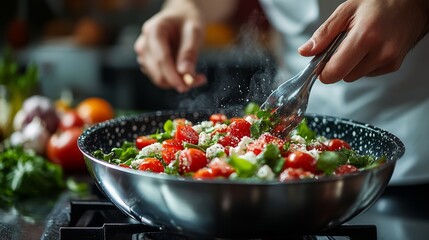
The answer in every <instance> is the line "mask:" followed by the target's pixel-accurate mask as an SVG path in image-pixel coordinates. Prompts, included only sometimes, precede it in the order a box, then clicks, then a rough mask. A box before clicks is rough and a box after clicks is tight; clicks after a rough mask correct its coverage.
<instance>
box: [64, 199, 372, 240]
mask: <svg viewBox="0 0 429 240" xmlns="http://www.w3.org/2000/svg"><path fill="white" fill-rule="evenodd" d="M60 239H61V240H75V239H82V240H127V239H131V240H139V239H141V240H167V239H168V240H191V239H194V238H192V237H188V236H182V235H178V234H176V233H170V232H167V231H163V230H161V229H159V228H155V227H151V226H147V225H144V224H141V223H138V222H137V221H135V220H133V219H131V218H129V217H128V216H126V215H125V214H123V213H122V212H120V211H119V210H118V209H117V208H116V207H115V206H114V205H113V204H112V203H111V202H109V201H105V200H77V201H71V202H70V222H69V224H68V226H63V227H60ZM263 239H264V238H263ZM270 239H272V238H270ZM282 239H284V237H282ZM287 239H292V240H298V239H300V240H310V239H350V240H376V239H377V228H376V226H375V225H341V226H338V227H335V228H333V229H330V230H327V231H324V232H321V233H320V234H316V235H305V236H293V237H292V236H291V237H289V236H288V238H287Z"/></svg>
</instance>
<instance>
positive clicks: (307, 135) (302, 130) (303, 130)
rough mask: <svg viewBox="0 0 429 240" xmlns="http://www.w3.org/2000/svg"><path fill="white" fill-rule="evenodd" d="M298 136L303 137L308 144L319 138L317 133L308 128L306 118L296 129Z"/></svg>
mask: <svg viewBox="0 0 429 240" xmlns="http://www.w3.org/2000/svg"><path fill="white" fill-rule="evenodd" d="M296 134H297V135H299V136H301V137H303V138H304V139H305V141H306V142H310V141H312V140H314V139H316V136H317V134H316V132H315V131H313V130H311V128H310V127H309V126H308V124H307V119H306V118H304V119H303V120H302V121H301V122H300V123H299V125H298V126H297V127H296Z"/></svg>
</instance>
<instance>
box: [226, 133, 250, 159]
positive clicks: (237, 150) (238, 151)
mask: <svg viewBox="0 0 429 240" xmlns="http://www.w3.org/2000/svg"><path fill="white" fill-rule="evenodd" d="M252 142H253V139H252V138H250V137H247V136H244V137H243V138H241V141H240V142H239V143H238V145H237V147H232V148H230V149H229V154H230V155H232V154H235V155H243V154H245V153H246V150H247V147H248V146H249V144H250V143H252Z"/></svg>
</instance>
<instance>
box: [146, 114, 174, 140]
mask: <svg viewBox="0 0 429 240" xmlns="http://www.w3.org/2000/svg"><path fill="white" fill-rule="evenodd" d="M163 129H164V131H163V132H159V131H157V132H156V133H154V134H151V135H150V137H151V138H154V139H156V140H157V141H158V142H162V141H164V140H167V139H170V138H172V137H173V136H172V134H171V133H172V132H173V130H174V124H173V121H172V120H171V119H168V120H167V121H165V123H164V125H163Z"/></svg>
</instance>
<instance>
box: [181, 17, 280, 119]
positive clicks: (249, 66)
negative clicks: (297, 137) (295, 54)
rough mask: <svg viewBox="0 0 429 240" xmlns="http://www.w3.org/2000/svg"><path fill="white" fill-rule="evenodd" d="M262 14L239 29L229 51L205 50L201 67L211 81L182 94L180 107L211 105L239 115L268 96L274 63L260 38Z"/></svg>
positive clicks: (273, 72)
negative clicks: (248, 105)
mask: <svg viewBox="0 0 429 240" xmlns="http://www.w3.org/2000/svg"><path fill="white" fill-rule="evenodd" d="M259 17H260V16H257V15H253V16H252V18H251V21H250V22H249V24H246V25H245V26H243V27H242V28H241V29H240V31H239V34H238V36H237V40H236V41H235V42H236V44H235V45H234V46H233V47H231V48H230V49H228V50H227V51H217V52H215V53H213V52H207V53H202V59H204V61H200V63H199V66H198V68H199V69H198V70H199V71H200V72H203V73H205V74H206V76H207V78H208V80H209V84H208V85H207V86H204V87H201V88H200V89H195V90H192V91H191V92H189V93H187V94H185V95H182V96H181V97H180V98H179V103H178V107H179V108H181V109H192V110H195V109H207V108H209V109H213V110H224V111H229V112H230V111H232V112H235V113H237V114H238V115H240V114H242V109H243V107H244V106H245V105H246V104H247V103H248V102H251V101H252V102H257V103H260V104H261V103H262V102H263V101H264V100H265V98H266V97H267V96H268V95H269V94H270V93H271V89H272V85H273V83H274V74H275V64H274V62H273V59H272V57H271V54H270V53H269V50H268V49H267V48H266V47H264V46H263V45H262V44H261V42H260V40H259V39H261V35H260V34H261V32H260V31H259V29H258V27H257V26H258V25H257V22H258V19H259ZM209 65H210V66H211V67H209ZM213 69H214V70H213Z"/></svg>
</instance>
